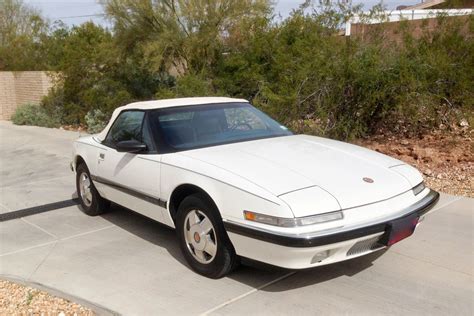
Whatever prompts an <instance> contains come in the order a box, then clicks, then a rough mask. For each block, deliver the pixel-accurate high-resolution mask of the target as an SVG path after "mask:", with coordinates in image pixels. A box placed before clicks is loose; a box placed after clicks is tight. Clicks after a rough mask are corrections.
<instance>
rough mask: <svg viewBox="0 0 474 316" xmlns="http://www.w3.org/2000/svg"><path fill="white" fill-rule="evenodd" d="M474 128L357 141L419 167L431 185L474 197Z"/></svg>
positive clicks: (440, 189)
mask: <svg viewBox="0 0 474 316" xmlns="http://www.w3.org/2000/svg"><path fill="white" fill-rule="evenodd" d="M473 139H474V130H467V129H460V130H457V131H454V132H453V131H451V132H447V131H437V132H431V133H427V134H424V135H418V136H416V137H400V136H394V135H390V134H388V135H387V134H385V135H384V134H382V135H377V136H373V137H370V138H367V139H360V140H358V141H356V142H355V143H356V144H358V145H361V146H364V147H367V148H370V149H373V150H376V151H379V152H381V153H384V154H387V155H389V156H392V157H394V158H397V159H400V160H402V161H404V162H406V163H408V164H411V165H412V166H414V167H416V168H418V169H419V170H420V171H421V172H422V173H423V176H424V178H425V182H426V184H427V186H428V187H430V188H432V189H434V190H437V191H441V192H444V193H448V194H452V195H459V196H467V197H471V198H474V141H473Z"/></svg>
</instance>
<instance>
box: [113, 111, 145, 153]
mask: <svg viewBox="0 0 474 316" xmlns="http://www.w3.org/2000/svg"><path fill="white" fill-rule="evenodd" d="M144 116H145V112H143V111H125V112H122V113H120V115H119V116H118V117H117V119H116V120H115V122H114V124H113V125H112V127H111V128H110V131H109V133H108V134H107V137H106V138H105V144H106V145H107V146H110V147H115V146H116V144H117V143H118V142H121V141H125V140H137V141H140V142H141V141H143V139H142V124H143V118H144Z"/></svg>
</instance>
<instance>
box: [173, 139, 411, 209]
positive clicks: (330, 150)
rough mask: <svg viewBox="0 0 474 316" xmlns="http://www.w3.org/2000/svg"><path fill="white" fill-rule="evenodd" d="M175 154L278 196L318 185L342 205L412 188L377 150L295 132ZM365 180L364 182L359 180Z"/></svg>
mask: <svg viewBox="0 0 474 316" xmlns="http://www.w3.org/2000/svg"><path fill="white" fill-rule="evenodd" d="M180 154H182V155H185V156H188V157H190V158H193V159H197V160H200V161H202V162H205V163H208V164H210V165H213V166H215V167H218V168H221V169H224V170H226V171H228V172H231V173H233V174H235V175H236V176H238V177H242V178H245V179H246V180H248V181H250V182H251V183H253V184H255V185H257V186H259V187H261V188H263V189H265V190H267V191H269V192H270V193H272V194H274V195H276V196H281V195H283V194H286V193H289V192H294V191H298V190H301V189H304V188H309V187H314V186H317V187H319V188H321V189H323V190H325V191H327V192H328V193H329V194H331V195H332V196H333V197H334V198H335V199H336V200H337V201H338V202H339V205H340V207H341V208H342V209H346V208H351V207H356V206H360V205H364V204H369V203H374V202H377V201H381V200H384V199H388V198H391V197H393V196H395V195H398V194H400V193H403V192H406V191H408V190H410V189H411V188H412V186H413V185H412V184H411V183H410V181H409V180H408V179H407V178H406V177H405V176H404V175H402V174H400V173H398V172H397V171H396V170H394V169H393V168H391V167H393V166H397V165H401V164H403V163H402V162H400V161H399V160H396V159H393V158H391V157H388V156H385V155H382V154H380V153H377V152H374V151H371V150H368V149H365V148H362V147H359V146H355V145H351V144H347V143H343V142H339V141H334V140H329V139H325V138H320V137H314V136H307V135H294V136H286V137H276V138H269V139H262V140H255V141H247V142H240V143H234V144H226V145H221V146H214V147H208V148H202V149H196V150H190V151H186V152H181V153H180ZM364 178H365V180H364Z"/></svg>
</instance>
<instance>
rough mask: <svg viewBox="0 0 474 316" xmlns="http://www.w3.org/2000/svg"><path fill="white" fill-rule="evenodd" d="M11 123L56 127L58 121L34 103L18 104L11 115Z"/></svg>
mask: <svg viewBox="0 0 474 316" xmlns="http://www.w3.org/2000/svg"><path fill="white" fill-rule="evenodd" d="M11 120H12V122H13V124H16V125H33V126H43V127H58V126H59V121H58V120H57V119H56V118H54V117H53V116H52V115H51V114H50V113H48V112H47V111H46V110H45V109H44V108H43V107H41V106H39V105H36V104H24V105H22V106H19V107H18V108H17V109H16V111H15V113H14V114H13V116H12V117H11Z"/></svg>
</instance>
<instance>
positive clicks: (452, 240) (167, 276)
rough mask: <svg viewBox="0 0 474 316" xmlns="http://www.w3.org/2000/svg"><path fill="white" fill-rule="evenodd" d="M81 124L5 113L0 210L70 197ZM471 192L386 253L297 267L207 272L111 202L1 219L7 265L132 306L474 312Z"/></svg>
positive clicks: (1, 264) (129, 311)
mask: <svg viewBox="0 0 474 316" xmlns="http://www.w3.org/2000/svg"><path fill="white" fill-rule="evenodd" d="M77 136H78V133H73V132H65V131H59V130H50V129H43V128H35V127H17V126H12V125H10V124H9V123H6V122H0V146H1V151H0V175H1V181H0V187H1V191H0V203H1V209H2V212H8V211H15V210H18V209H22V208H25V207H31V206H37V205H43V204H47V203H53V202H57V201H61V200H67V199H70V198H71V196H73V194H74V177H73V174H72V173H71V172H70V171H69V169H68V163H69V160H70V151H71V150H70V148H71V147H70V142H71V140H73V139H74V138H76V137H77ZM473 214H474V200H472V199H467V198H458V197H453V196H448V195H443V196H442V199H441V201H440V203H439V204H438V207H437V208H436V209H435V211H433V213H432V214H431V216H429V217H428V218H427V219H426V220H425V222H424V223H423V224H422V225H420V226H419V227H418V229H417V232H416V234H415V235H414V236H413V237H412V238H410V239H407V240H405V241H402V242H401V243H399V244H397V245H395V246H393V247H392V248H391V249H390V250H388V251H386V252H384V253H376V254H373V255H371V256H366V257H362V258H359V259H355V260H351V261H347V262H343V263H340V264H335V265H331V266H326V267H320V268H316V269H311V270H305V271H299V272H291V271H286V270H278V269H271V268H268V267H257V266H255V265H253V266H243V267H241V268H240V269H239V270H237V271H236V272H235V273H233V274H232V275H230V276H229V277H226V278H223V279H220V280H209V279H206V278H203V277H201V276H199V275H197V274H195V273H193V272H192V271H191V270H189V268H188V267H187V266H186V264H185V262H184V260H183V258H182V256H181V254H180V252H179V248H178V245H177V243H176V241H175V236H174V232H173V231H172V230H170V229H168V228H166V227H164V226H162V225H160V224H158V223H156V222H154V221H152V220H148V219H146V218H144V217H142V216H140V215H137V214H135V213H133V212H131V211H129V210H127V209H124V208H121V207H118V206H114V207H113V209H112V211H111V212H110V213H108V214H106V215H104V216H101V217H95V218H91V217H88V216H86V215H84V214H83V213H81V212H80V211H79V209H78V207H77V206H70V207H66V208H61V209H56V210H53V211H49V212H46V213H42V214H37V215H32V216H28V217H24V218H20V219H15V220H10V221H5V222H2V223H0V275H3V276H9V277H14V278H20V279H22V280H24V281H27V282H37V283H40V284H44V285H45V286H48V287H50V288H54V289H56V290H59V291H62V292H65V293H68V294H70V295H73V296H75V297H80V298H82V299H84V300H87V301H90V302H93V303H95V304H98V305H101V306H104V307H106V308H108V309H111V310H113V311H116V312H118V313H121V314H126V315H155V314H162V315H169V314H173V315H176V314H191V315H196V314H226V315H228V314H231V315H242V314H247V315H253V314H273V315H275V314H276V315H279V314H290V313H291V314H295V315H298V314H319V313H321V314H323V313H324V314H342V313H343V314H364V315H365V314H382V313H384V314H385V313H391V314H427V315H431V314H437V315H444V314H455V315H472V314H473V313H474V303H473V302H474V280H473V275H474V271H473V270H474V245H473V240H474V238H473V228H474V216H473Z"/></svg>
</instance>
